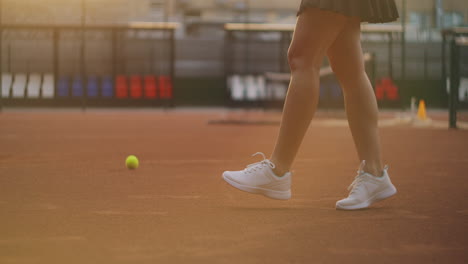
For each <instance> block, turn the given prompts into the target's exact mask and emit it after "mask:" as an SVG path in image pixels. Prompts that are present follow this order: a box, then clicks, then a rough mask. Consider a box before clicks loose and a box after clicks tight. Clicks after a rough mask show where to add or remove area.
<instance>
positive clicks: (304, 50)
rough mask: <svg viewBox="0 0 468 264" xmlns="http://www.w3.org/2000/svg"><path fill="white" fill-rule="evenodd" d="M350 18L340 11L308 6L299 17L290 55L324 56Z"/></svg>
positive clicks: (310, 57)
mask: <svg viewBox="0 0 468 264" xmlns="http://www.w3.org/2000/svg"><path fill="white" fill-rule="evenodd" d="M348 19H349V17H346V16H344V15H341V14H338V13H334V12H330V11H325V10H321V9H317V8H307V9H306V10H304V12H302V13H301V14H300V15H299V17H298V19H297V23H296V28H295V30H294V35H293V40H292V42H291V46H290V47H289V53H290V55H292V56H294V57H305V58H309V59H312V58H314V57H315V58H317V57H320V56H322V58H323V56H325V54H326V51H327V50H328V48H329V47H330V46H331V45H332V43H334V41H335V39H336V38H337V37H338V35H339V34H340V32H341V31H342V30H343V28H344V27H345V25H346V22H347V21H348ZM319 59H321V58H319ZM320 63H321V61H320Z"/></svg>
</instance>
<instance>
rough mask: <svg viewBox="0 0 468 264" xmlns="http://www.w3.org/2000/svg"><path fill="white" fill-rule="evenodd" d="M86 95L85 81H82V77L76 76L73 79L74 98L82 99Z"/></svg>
mask: <svg viewBox="0 0 468 264" xmlns="http://www.w3.org/2000/svg"><path fill="white" fill-rule="evenodd" d="M83 95H84V93H83V81H82V80H81V77H79V76H76V77H75V78H74V79H73V83H72V96H73V97H82V96H83Z"/></svg>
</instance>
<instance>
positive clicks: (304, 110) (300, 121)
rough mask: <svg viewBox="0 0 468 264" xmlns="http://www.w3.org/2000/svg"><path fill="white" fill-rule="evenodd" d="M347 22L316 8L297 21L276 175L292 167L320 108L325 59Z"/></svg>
mask: <svg viewBox="0 0 468 264" xmlns="http://www.w3.org/2000/svg"><path fill="white" fill-rule="evenodd" d="M348 20H349V18H348V17H346V16H343V15H340V14H337V13H332V12H328V11H323V10H320V9H313V8H308V9H307V10H306V11H304V12H303V13H302V14H301V15H300V16H299V18H298V20H297V24H296V29H295V31H294V37H293V40H292V43H291V46H290V47H289V52H288V60H289V65H290V68H291V82H290V86H289V90H288V94H287V97H286V102H285V105H284V109H283V116H282V121H281V128H280V133H279V136H278V139H277V142H276V146H275V149H274V151H273V154H272V157H271V158H270V160H271V161H272V162H273V163H274V164H275V165H276V168H275V173H276V174H277V175H283V174H284V173H285V172H287V171H289V170H290V168H291V166H292V163H293V161H294V158H295V157H296V154H297V152H298V150H299V147H300V145H301V143H302V139H303V138H304V135H305V133H306V131H307V128H308V127H309V124H310V121H311V120H312V117H313V115H314V113H315V110H316V109H317V103H318V97H319V93H318V91H319V70H320V66H321V64H322V62H323V58H324V57H325V54H326V52H327V50H328V48H329V47H330V46H331V44H332V43H333V42H334V41H335V39H336V38H337V36H338V35H339V34H340V32H341V31H342V29H343V28H344V26H345V24H346V22H347V21H348Z"/></svg>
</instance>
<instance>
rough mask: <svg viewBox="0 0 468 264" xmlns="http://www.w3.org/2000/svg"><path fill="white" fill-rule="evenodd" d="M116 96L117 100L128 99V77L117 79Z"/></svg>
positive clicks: (118, 77)
mask: <svg viewBox="0 0 468 264" xmlns="http://www.w3.org/2000/svg"><path fill="white" fill-rule="evenodd" d="M115 96H116V97H117V98H127V97H128V83H127V76H125V75H118V76H117V77H115Z"/></svg>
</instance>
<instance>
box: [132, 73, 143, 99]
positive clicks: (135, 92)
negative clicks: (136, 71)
mask: <svg viewBox="0 0 468 264" xmlns="http://www.w3.org/2000/svg"><path fill="white" fill-rule="evenodd" d="M142 96H143V87H142V83H141V76H139V75H133V76H132V77H131V78H130V97H132V98H141V97H142Z"/></svg>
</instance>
